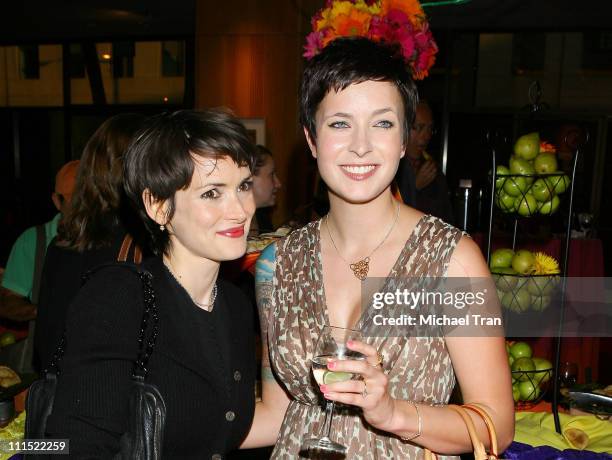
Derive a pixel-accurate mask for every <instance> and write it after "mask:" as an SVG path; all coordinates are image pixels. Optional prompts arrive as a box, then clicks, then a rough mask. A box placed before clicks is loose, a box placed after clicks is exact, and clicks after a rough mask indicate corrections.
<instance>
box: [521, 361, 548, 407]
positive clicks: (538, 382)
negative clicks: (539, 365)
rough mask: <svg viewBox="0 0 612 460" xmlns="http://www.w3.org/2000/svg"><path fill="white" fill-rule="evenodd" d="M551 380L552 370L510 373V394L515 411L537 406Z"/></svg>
mask: <svg viewBox="0 0 612 460" xmlns="http://www.w3.org/2000/svg"><path fill="white" fill-rule="evenodd" d="M552 379H553V369H552V367H551V368H547V369H537V370H532V371H523V370H518V371H512V393H513V396H514V407H515V408H516V409H517V410H524V409H530V408H532V407H533V406H535V405H536V404H538V403H539V402H540V401H541V400H542V398H543V397H544V395H545V394H546V392H547V391H548V387H549V386H550V383H551V382H552Z"/></svg>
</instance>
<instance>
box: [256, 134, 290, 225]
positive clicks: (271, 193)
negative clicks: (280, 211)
mask: <svg viewBox="0 0 612 460" xmlns="http://www.w3.org/2000/svg"><path fill="white" fill-rule="evenodd" d="M256 151H257V161H256V163H255V171H254V174H253V197H254V198H255V206H256V207H257V211H255V216H254V217H253V221H252V222H251V228H250V230H249V235H251V236H257V235H259V234H260V233H267V232H272V231H274V227H273V225H272V220H271V218H270V211H271V210H270V208H271V207H272V206H274V205H275V204H276V194H277V192H278V191H279V190H280V188H281V185H282V184H281V181H280V180H279V179H278V176H277V175H276V169H275V166H274V157H273V156H272V152H271V151H270V150H269V149H268V148H266V147H264V146H263V145H257V146H256Z"/></svg>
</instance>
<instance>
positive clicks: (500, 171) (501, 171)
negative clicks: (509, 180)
mask: <svg viewBox="0 0 612 460" xmlns="http://www.w3.org/2000/svg"><path fill="white" fill-rule="evenodd" d="M509 174H510V170H509V169H508V168H507V167H506V166H501V165H500V166H498V167H497V168H495V175H496V176H497V179H495V188H502V187H503V186H504V181H505V180H506V178H505V177H503V176H507V175H509Z"/></svg>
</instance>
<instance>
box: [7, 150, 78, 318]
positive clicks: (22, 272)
mask: <svg viewBox="0 0 612 460" xmlns="http://www.w3.org/2000/svg"><path fill="white" fill-rule="evenodd" d="M78 167H79V161H78V160H73V161H70V162H68V163H66V164H65V165H63V166H62V167H61V168H60V170H59V171H58V173H57V175H56V176H55V190H54V192H53V193H52V194H51V200H52V201H53V204H54V205H55V208H56V209H57V210H58V214H56V215H55V217H54V218H53V219H51V220H50V221H49V222H47V223H45V224H41V225H37V226H34V227H30V228H28V229H27V230H26V231H24V232H23V233H22V234H21V235H20V236H19V238H17V240H16V241H15V243H14V244H13V248H12V249H11V253H10V255H9V258H8V261H7V264H6V269H5V270H4V276H3V278H2V287H1V288H0V317H1V318H4V319H9V320H12V321H28V320H30V319H33V318H35V317H36V305H37V303H38V294H39V292H38V291H39V286H40V274H41V272H42V266H43V261H44V257H45V253H46V251H47V246H48V245H49V244H50V243H51V241H52V240H53V238H55V236H56V234H57V228H58V224H59V222H60V219H62V216H65V215H66V212H67V210H68V209H69V206H70V201H71V198H72V192H73V190H74V186H75V180H76V175H77V169H78Z"/></svg>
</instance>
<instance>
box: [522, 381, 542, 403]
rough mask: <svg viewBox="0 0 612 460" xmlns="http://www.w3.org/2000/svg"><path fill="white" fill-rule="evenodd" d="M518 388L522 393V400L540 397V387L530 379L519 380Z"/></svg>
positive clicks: (532, 399)
mask: <svg viewBox="0 0 612 460" xmlns="http://www.w3.org/2000/svg"><path fill="white" fill-rule="evenodd" d="M518 389H519V392H520V394H521V401H534V400H536V399H538V398H539V397H540V387H539V386H537V385H534V384H533V382H530V381H529V380H525V381H522V382H519V384H518Z"/></svg>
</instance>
